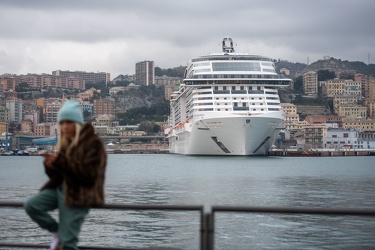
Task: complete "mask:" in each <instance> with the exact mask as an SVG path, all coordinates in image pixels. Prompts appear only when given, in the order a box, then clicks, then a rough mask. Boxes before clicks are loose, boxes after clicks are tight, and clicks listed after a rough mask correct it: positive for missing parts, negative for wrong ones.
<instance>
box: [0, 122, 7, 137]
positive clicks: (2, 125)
mask: <svg viewBox="0 0 375 250" xmlns="http://www.w3.org/2000/svg"><path fill="white" fill-rule="evenodd" d="M7 128H8V123H7V122H3V121H1V120H0V135H2V134H3V133H6V132H7Z"/></svg>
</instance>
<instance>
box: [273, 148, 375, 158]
mask: <svg viewBox="0 0 375 250" xmlns="http://www.w3.org/2000/svg"><path fill="white" fill-rule="evenodd" d="M268 155H269V156H304V157H306V156H315V157H328V156H370V155H375V150H364V149H362V150H361V149H358V150H354V149H345V150H322V149H310V150H288V149H287V150H271V151H269V152H268Z"/></svg>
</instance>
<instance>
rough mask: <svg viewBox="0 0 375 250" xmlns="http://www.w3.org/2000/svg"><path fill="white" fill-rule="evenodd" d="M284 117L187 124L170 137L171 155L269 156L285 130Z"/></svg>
mask: <svg viewBox="0 0 375 250" xmlns="http://www.w3.org/2000/svg"><path fill="white" fill-rule="evenodd" d="M282 122H283V119H282V118H280V117H267V116H260V117H236V118H233V117H228V118H210V119H205V120H199V121H196V122H194V124H193V123H191V124H185V126H187V127H190V129H189V128H188V129H185V130H184V131H181V132H179V133H175V134H174V135H171V136H170V137H169V144H170V148H169V151H170V153H174V154H183V155H227V156H230V155H233V156H235V155H238V156H251V155H267V154H268V151H269V150H270V148H271V146H272V144H273V142H274V141H275V139H276V137H277V135H278V134H279V132H280V130H281V129H282V128H281V127H280V125H281V124H282Z"/></svg>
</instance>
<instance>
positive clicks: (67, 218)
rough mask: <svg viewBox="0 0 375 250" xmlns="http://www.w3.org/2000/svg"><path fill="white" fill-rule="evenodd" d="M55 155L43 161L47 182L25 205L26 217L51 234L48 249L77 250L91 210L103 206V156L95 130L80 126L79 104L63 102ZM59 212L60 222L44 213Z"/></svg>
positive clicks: (89, 126) (104, 160) (59, 115)
mask: <svg viewBox="0 0 375 250" xmlns="http://www.w3.org/2000/svg"><path fill="white" fill-rule="evenodd" d="M58 122H59V125H60V131H59V137H58V142H57V154H47V155H46V156H45V159H44V167H45V172H46V174H47V175H48V176H49V181H48V182H47V183H46V184H45V185H44V186H43V187H42V190H41V191H40V192H39V193H38V194H37V195H35V196H33V197H31V198H30V199H29V200H27V201H26V202H25V204H24V207H25V210H26V212H27V214H28V215H29V216H30V217H31V219H32V220H34V221H35V222H36V223H38V225H39V226H40V227H41V228H43V229H46V230H48V231H49V232H51V233H52V236H53V238H52V243H51V245H50V249H63V250H65V249H78V247H77V243H78V235H79V232H80V229H81V225H82V223H83V220H84V218H85V216H86V215H87V214H88V212H89V208H90V207H95V206H101V205H103V204H104V174H105V167H106V154H105V150H104V147H103V143H102V142H101V140H100V139H99V137H98V136H97V135H96V134H95V132H94V128H93V127H92V126H91V125H89V124H85V125H83V116H82V112H81V109H80V107H79V104H78V103H77V102H75V101H66V102H65V103H64V105H63V106H62V107H61V109H60V111H59V113H58ZM56 208H58V209H59V222H57V221H56V220H55V219H53V218H52V217H51V216H50V215H49V214H48V213H47V212H48V211H51V210H54V209H56Z"/></svg>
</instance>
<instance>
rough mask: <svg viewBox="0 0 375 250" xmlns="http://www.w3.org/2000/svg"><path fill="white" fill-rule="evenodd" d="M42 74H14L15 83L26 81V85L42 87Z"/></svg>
mask: <svg viewBox="0 0 375 250" xmlns="http://www.w3.org/2000/svg"><path fill="white" fill-rule="evenodd" d="M42 76H43V75H38V74H27V75H19V76H15V79H16V84H17V85H19V84H21V83H27V86H28V87H29V88H34V89H42V88H43V83H42Z"/></svg>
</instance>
